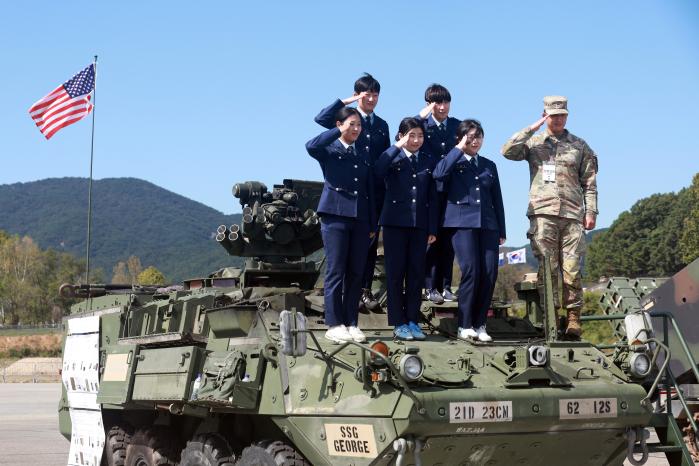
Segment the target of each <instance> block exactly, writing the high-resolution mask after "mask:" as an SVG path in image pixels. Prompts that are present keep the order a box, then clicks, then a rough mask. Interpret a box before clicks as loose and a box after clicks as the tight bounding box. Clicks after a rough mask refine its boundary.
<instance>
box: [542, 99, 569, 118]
mask: <svg viewBox="0 0 699 466" xmlns="http://www.w3.org/2000/svg"><path fill="white" fill-rule="evenodd" d="M544 111H545V112H546V113H547V114H549V115H561V114H563V115H567V114H568V99H566V98H565V97H563V96H562V95H547V96H546V97H544Z"/></svg>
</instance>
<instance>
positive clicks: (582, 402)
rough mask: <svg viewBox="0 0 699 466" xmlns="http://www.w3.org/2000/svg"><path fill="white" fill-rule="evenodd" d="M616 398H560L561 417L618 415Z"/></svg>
mask: <svg viewBox="0 0 699 466" xmlns="http://www.w3.org/2000/svg"><path fill="white" fill-rule="evenodd" d="M616 404H617V403H616V398H573V399H569V400H558V413H559V417H560V419H588V418H598V417H616V416H617V414H616Z"/></svg>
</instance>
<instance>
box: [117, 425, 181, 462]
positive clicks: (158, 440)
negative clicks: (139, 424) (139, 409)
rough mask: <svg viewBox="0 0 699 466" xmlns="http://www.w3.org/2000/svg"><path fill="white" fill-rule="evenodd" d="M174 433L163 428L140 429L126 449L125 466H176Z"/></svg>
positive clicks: (176, 456)
mask: <svg viewBox="0 0 699 466" xmlns="http://www.w3.org/2000/svg"><path fill="white" fill-rule="evenodd" d="M172 437H173V436H172V433H171V432H169V431H168V430H167V429H162V428H155V427H151V428H147V429H139V430H137V431H136V433H135V434H133V436H132V437H131V443H129V445H128V446H127V447H126V459H125V461H124V464H125V466H168V465H169V466H174V465H176V464H177V460H178V455H177V453H176V452H177V449H175V442H174V441H173V439H172Z"/></svg>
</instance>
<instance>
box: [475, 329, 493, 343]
mask: <svg viewBox="0 0 699 466" xmlns="http://www.w3.org/2000/svg"><path fill="white" fill-rule="evenodd" d="M476 333H477V334H478V341H493V339H492V338H491V337H490V335H488V334H487V333H486V331H485V325H481V326H480V327H478V328H477V329H476Z"/></svg>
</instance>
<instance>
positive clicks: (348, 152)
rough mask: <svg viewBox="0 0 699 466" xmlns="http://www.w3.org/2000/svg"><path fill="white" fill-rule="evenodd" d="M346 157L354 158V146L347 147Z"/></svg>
mask: <svg viewBox="0 0 699 466" xmlns="http://www.w3.org/2000/svg"><path fill="white" fill-rule="evenodd" d="M347 155H349V156H350V157H354V146H347Z"/></svg>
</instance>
